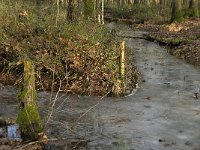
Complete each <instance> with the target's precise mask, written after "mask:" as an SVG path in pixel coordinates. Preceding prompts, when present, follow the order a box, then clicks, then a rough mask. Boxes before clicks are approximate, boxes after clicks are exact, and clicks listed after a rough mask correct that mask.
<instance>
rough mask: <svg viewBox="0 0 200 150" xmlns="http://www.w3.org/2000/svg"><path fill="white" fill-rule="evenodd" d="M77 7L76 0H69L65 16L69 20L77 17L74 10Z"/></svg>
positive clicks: (72, 20) (74, 19)
mask: <svg viewBox="0 0 200 150" xmlns="http://www.w3.org/2000/svg"><path fill="white" fill-rule="evenodd" d="M76 9H77V2H76V0H69V1H68V6H67V18H68V20H69V22H74V21H76V19H77V16H76V11H77V10H76Z"/></svg>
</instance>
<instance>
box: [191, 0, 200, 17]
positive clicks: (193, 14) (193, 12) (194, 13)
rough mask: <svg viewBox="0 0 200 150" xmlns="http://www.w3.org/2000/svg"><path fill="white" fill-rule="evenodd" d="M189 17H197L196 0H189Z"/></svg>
mask: <svg viewBox="0 0 200 150" xmlns="http://www.w3.org/2000/svg"><path fill="white" fill-rule="evenodd" d="M189 9H190V11H191V15H190V16H191V17H199V10H198V0H190V6H189Z"/></svg>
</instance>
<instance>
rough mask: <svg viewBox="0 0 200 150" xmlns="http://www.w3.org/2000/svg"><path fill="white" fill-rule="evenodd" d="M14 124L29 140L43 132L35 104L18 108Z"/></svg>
mask: <svg viewBox="0 0 200 150" xmlns="http://www.w3.org/2000/svg"><path fill="white" fill-rule="evenodd" d="M16 122H17V123H18V124H19V126H20V131H21V132H22V133H23V134H25V135H28V136H29V138H30V139H35V138H36V137H37V134H38V133H39V132H41V131H42V130H43V125H42V122H41V119H40V116H39V112H38V108H37V106H36V104H32V105H30V106H27V107H26V108H20V110H19V113H18V116H17V120H16Z"/></svg>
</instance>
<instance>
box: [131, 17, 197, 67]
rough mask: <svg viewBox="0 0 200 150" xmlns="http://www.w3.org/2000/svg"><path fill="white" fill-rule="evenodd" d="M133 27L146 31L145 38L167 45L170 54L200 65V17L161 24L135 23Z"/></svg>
mask: <svg viewBox="0 0 200 150" xmlns="http://www.w3.org/2000/svg"><path fill="white" fill-rule="evenodd" d="M133 29H134V30H145V31H148V32H149V35H148V36H147V39H149V40H155V41H157V42H159V43H160V44H162V45H165V46H167V47H168V50H169V52H170V54H172V55H174V56H177V57H179V58H181V59H184V60H186V61H187V62H188V63H191V64H193V65H196V66H200V19H193V20H188V21H185V22H182V23H172V24H163V25H154V24H148V23H145V24H139V25H138V24H135V25H133Z"/></svg>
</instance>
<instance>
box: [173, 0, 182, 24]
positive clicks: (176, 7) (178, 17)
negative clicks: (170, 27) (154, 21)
mask: <svg viewBox="0 0 200 150" xmlns="http://www.w3.org/2000/svg"><path fill="white" fill-rule="evenodd" d="M181 2H182V0H173V1H172V16H171V22H174V21H177V22H181V21H183V16H182V10H181V9H182V7H181V5H182V4H181Z"/></svg>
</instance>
